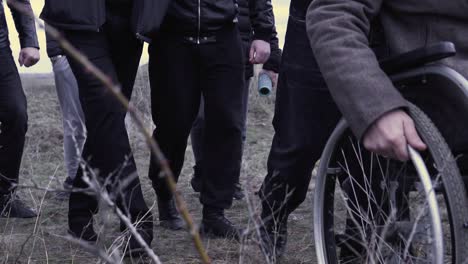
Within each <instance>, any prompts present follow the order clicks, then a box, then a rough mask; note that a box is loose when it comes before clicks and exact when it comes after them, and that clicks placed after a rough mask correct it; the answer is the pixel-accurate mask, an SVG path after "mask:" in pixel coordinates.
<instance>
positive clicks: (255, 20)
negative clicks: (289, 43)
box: [238, 0, 281, 78]
mask: <svg viewBox="0 0 468 264" xmlns="http://www.w3.org/2000/svg"><path fill="white" fill-rule="evenodd" d="M255 2H258V1H257V0H238V4H239V15H238V18H239V19H238V20H239V23H238V26H239V31H240V33H241V38H242V42H243V47H244V53H245V56H246V58H247V59H246V63H247V65H246V71H245V75H246V78H250V77H252V76H253V67H252V64H250V63H249V62H248V58H249V50H250V44H251V43H252V40H254V39H259V37H258V35H256V34H255V32H256V30H255V28H258V25H260V27H262V26H261V25H262V24H271V25H272V30H271V33H270V37H269V38H268V39H267V40H266V41H268V42H269V43H270V45H271V55H270V58H269V59H268V61H267V62H266V63H265V64H264V65H263V68H264V69H266V70H271V71H274V72H278V70H279V65H280V61H281V49H280V48H279V44H278V36H277V35H278V34H277V32H276V28H275V26H274V25H275V18H274V14H273V9H272V7H271V3H268V5H267V7H268V8H267V9H266V10H264V11H263V12H258V10H257V11H256V10H255V8H253V7H252V5H253V4H255ZM251 10H254V12H252V11H251ZM263 27H264V26H263Z"/></svg>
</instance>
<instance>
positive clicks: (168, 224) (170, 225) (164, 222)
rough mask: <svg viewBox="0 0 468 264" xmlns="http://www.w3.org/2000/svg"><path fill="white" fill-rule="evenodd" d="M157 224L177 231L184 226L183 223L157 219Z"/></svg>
mask: <svg viewBox="0 0 468 264" xmlns="http://www.w3.org/2000/svg"><path fill="white" fill-rule="evenodd" d="M159 226H160V227H162V228H164V229H169V230H172V231H178V230H182V229H184V228H185V225H180V226H179V225H173V224H171V223H170V222H169V221H167V220H162V221H161V220H159Z"/></svg>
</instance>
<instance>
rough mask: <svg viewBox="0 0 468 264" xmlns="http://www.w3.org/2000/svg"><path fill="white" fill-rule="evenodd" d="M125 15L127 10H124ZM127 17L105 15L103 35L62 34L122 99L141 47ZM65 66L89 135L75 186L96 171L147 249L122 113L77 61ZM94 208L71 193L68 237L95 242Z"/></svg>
mask: <svg viewBox="0 0 468 264" xmlns="http://www.w3.org/2000/svg"><path fill="white" fill-rule="evenodd" d="M130 11H131V9H129V10H128V12H130ZM115 15H117V17H115ZM129 17H130V16H129V14H128V16H125V17H122V16H121V15H120V14H115V13H114V12H112V10H110V11H109V10H108V17H107V23H106V25H105V27H104V30H103V31H102V32H78V31H67V32H66V36H67V38H68V39H69V40H70V41H71V43H72V44H73V45H74V46H75V47H77V48H78V49H79V50H81V51H82V52H83V53H84V54H85V55H86V56H87V57H88V58H89V59H90V60H91V61H92V62H93V63H94V64H95V65H96V66H97V67H99V68H100V69H101V70H103V71H104V72H105V73H106V74H107V75H108V76H109V77H110V78H112V79H113V80H114V81H115V82H117V81H119V82H120V83H121V84H122V91H123V93H124V94H125V95H127V96H129V95H130V94H131V89H132V87H133V81H134V79H135V74H136V72H137V68H138V61H139V56H140V55H141V49H142V47H141V45H142V44H141V43H139V45H138V46H137V45H135V43H138V41H137V40H136V39H134V37H133V35H132V33H131V31H129V19H128V18H129ZM124 21H126V23H127V24H125V23H124ZM120 22H122V23H124V24H121V23H120ZM109 35H112V36H115V37H117V36H119V37H120V38H119V42H116V41H114V40H112V39H111V37H110V36H109ZM130 35H131V36H132V37H130ZM111 46H112V47H111ZM119 49H120V50H119ZM117 56H120V60H122V63H124V62H125V58H127V61H126V63H124V64H125V65H126V67H128V68H126V72H125V74H121V73H122V71H121V70H122V69H124V67H122V66H121V65H122V64H119V63H120V62H117V61H118V60H117V59H116V57H117ZM135 57H136V58H135ZM70 65H71V67H72V70H73V73H74V74H75V77H76V79H77V81H78V87H79V91H80V100H81V104H82V108H83V111H84V114H85V122H86V128H87V131H88V137H87V139H86V142H85V146H84V149H83V154H82V156H83V160H84V161H86V162H87V168H86V169H84V170H83V169H82V168H81V167H80V168H79V169H78V173H77V177H76V178H75V181H74V187H78V188H86V187H88V186H87V184H86V183H85V181H84V179H83V177H84V175H87V176H90V175H94V174H95V171H96V170H97V173H98V178H99V180H100V181H101V183H103V182H106V184H110V185H108V190H109V191H110V192H111V193H112V195H113V196H115V197H116V202H117V204H118V206H119V207H120V208H121V209H122V210H123V212H125V213H127V214H128V215H129V217H130V219H131V220H132V222H133V223H138V224H137V230H138V232H139V233H140V234H141V235H142V236H143V238H144V239H145V241H146V242H147V243H148V244H150V243H151V240H152V235H153V233H152V215H151V213H150V212H149V210H148V207H147V206H146V204H145V202H144V199H143V195H142V192H141V186H140V183H139V179H138V174H137V172H136V165H135V161H134V159H133V155H132V151H131V149H130V143H129V140H128V134H127V131H126V127H125V115H126V109H125V108H124V107H123V106H122V105H121V104H120V103H119V102H118V100H117V99H116V98H114V97H113V96H112V94H111V93H110V92H109V91H107V90H106V88H105V87H103V85H102V84H101V83H100V82H99V81H98V80H97V79H96V78H94V77H93V76H92V75H90V74H89V73H88V72H87V71H86V70H85V69H82V67H81V66H80V65H79V64H78V63H77V62H75V61H73V60H70ZM119 74H121V75H119ZM122 184H125V186H123V185H122ZM97 209H98V208H97V201H96V199H95V197H93V196H90V195H88V194H86V193H84V192H73V193H72V194H71V196H70V210H69V226H70V230H71V232H72V233H73V234H74V235H76V236H81V237H83V238H84V239H88V240H93V239H95V238H94V237H95V233H94V230H93V229H92V217H93V213H95V212H96V211H97ZM129 247H130V248H129V250H127V251H126V252H127V253H129V252H130V253H132V252H138V251H139V250H141V246H140V245H138V243H136V241H135V239H134V238H133V237H132V239H131V240H130V244H129Z"/></svg>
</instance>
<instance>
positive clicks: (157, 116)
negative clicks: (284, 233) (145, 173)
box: [149, 25, 244, 208]
mask: <svg viewBox="0 0 468 264" xmlns="http://www.w3.org/2000/svg"><path fill="white" fill-rule="evenodd" d="M210 38H212V39H215V41H213V42H210V43H204V44H194V43H191V42H187V41H185V40H184V36H178V35H170V34H161V35H160V36H159V38H158V39H157V40H155V41H154V42H153V43H152V45H151V46H150V62H149V72H150V81H151V101H152V114H153V121H154V124H155V125H156V129H155V131H154V138H155V139H156V140H157V141H158V143H159V144H160V146H161V149H162V151H163V152H164V154H165V155H166V157H167V158H168V160H169V162H170V166H171V169H172V170H173V172H174V175H175V177H176V180H177V179H178V177H179V175H180V172H181V169H182V166H183V163H184V155H185V149H186V147H187V140H188V136H189V134H190V130H191V128H192V124H193V121H194V120H195V118H196V116H197V113H198V109H199V105H200V98H201V95H202V94H203V97H204V100H205V136H204V143H203V159H204V164H203V175H202V178H203V180H202V191H201V196H200V201H201V203H202V204H203V205H205V206H210V207H216V208H229V207H230V206H231V204H232V195H233V192H234V184H235V183H236V182H237V181H238V179H239V173H240V164H241V156H242V153H241V152H242V151H241V149H242V147H241V146H242V138H241V135H242V129H243V117H242V109H243V108H244V103H243V98H242V97H243V95H244V61H243V53H242V46H241V45H242V44H241V40H240V37H239V32H238V30H237V26H235V25H228V26H226V27H224V28H223V29H221V30H219V31H218V32H217V33H216V34H214V35H213V36H210ZM159 174H160V168H159V167H158V166H157V165H156V163H155V161H154V157H153V158H152V160H151V165H150V170H149V177H150V179H151V180H152V182H153V187H154V188H155V190H156V194H157V195H158V197H159V198H160V199H162V200H167V199H170V198H171V193H170V192H169V190H168V188H167V185H166V182H165V179H163V178H161V177H160V175H159Z"/></svg>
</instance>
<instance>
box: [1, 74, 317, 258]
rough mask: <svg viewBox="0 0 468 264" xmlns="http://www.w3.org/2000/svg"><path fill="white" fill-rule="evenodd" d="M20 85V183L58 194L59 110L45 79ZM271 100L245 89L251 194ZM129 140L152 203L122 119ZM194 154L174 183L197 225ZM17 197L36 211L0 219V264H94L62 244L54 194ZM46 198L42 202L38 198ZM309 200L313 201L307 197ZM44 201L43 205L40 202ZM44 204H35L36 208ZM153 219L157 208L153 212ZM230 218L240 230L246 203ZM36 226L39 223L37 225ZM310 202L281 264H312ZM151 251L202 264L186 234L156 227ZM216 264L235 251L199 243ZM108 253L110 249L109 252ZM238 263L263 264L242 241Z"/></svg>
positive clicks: (260, 173)
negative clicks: (23, 136) (23, 134)
mask: <svg viewBox="0 0 468 264" xmlns="http://www.w3.org/2000/svg"><path fill="white" fill-rule="evenodd" d="M23 85H24V88H25V91H26V94H27V97H28V107H29V109H28V110H29V130H28V135H27V143H26V148H25V153H24V157H23V166H22V169H21V178H20V181H21V182H20V183H21V184H22V185H30V186H32V185H35V186H41V187H47V186H48V185H50V187H52V188H59V187H60V186H61V182H62V181H63V179H64V178H65V175H66V171H65V168H64V163H63V156H62V155H63V154H62V141H63V137H62V128H61V119H60V112H59V105H58V101H57V98H56V92H55V87H54V85H53V79H52V76H51V75H27V76H26V75H25V76H23ZM148 86H149V85H148V82H147V70H146V68H143V69H142V70H141V71H140V75H139V77H138V78H137V82H136V89H135V92H134V98H133V99H132V102H133V104H135V105H136V106H137V109H139V111H140V112H141V113H142V114H143V116H144V120H145V122H146V123H147V125H148V126H151V118H150V115H149V107H150V103H149V101H148V98H149V87H148ZM273 102H274V98H271V97H270V98H261V97H259V96H258V95H257V93H256V90H254V89H253V88H252V89H251V97H250V109H249V119H248V133H247V143H246V149H245V152H244V162H243V169H242V175H241V182H242V183H243V186H244V187H245V189H246V190H247V191H248V192H249V195H251V196H253V193H254V191H256V190H257V189H258V187H259V186H260V184H261V182H262V180H263V177H264V176H265V174H266V160H267V156H268V152H269V147H270V144H271V139H272V136H273V129H272V126H271V119H272V117H273V108H274V105H273ZM127 127H128V128H129V136H130V141H131V144H132V148H133V149H134V151H135V153H134V155H135V158H136V162H137V166H138V172H139V175H140V179H141V181H142V186H143V191H144V195H145V199H146V201H147V204H148V205H150V206H151V205H153V204H154V201H155V195H154V191H153V190H152V188H151V185H150V182H149V179H148V177H147V171H148V161H149V151H148V149H147V147H146V145H145V142H144V141H143V138H142V136H141V135H140V134H138V133H137V131H136V130H135V129H134V126H133V125H132V123H131V121H129V120H127ZM192 166H193V153H192V150H191V147H190V146H189V147H188V148H187V153H186V162H185V166H184V169H183V170H182V175H181V177H180V181H179V184H178V187H179V190H181V192H182V194H183V196H184V199H185V200H186V201H187V203H188V207H189V210H190V212H191V213H192V214H193V216H194V218H195V220H196V222H199V221H200V214H201V206H200V204H199V201H198V194H196V193H194V192H193V191H192V189H191V187H190V186H189V180H190V177H191V174H192ZM20 194H21V196H22V197H24V198H25V199H26V200H27V202H28V203H29V204H31V205H33V206H34V207H35V208H38V209H39V208H41V209H42V211H41V216H40V218H39V219H38V220H37V221H36V219H32V220H16V219H15V220H8V219H0V263H97V262H98V260H97V259H96V258H94V257H93V256H91V255H90V254H88V253H86V252H85V251H83V250H81V249H80V248H79V247H77V246H76V245H73V244H71V243H70V242H67V240H65V239H63V236H65V235H66V230H67V210H68V209H67V208H68V201H59V200H57V199H55V198H54V195H53V194H52V193H45V191H41V190H34V189H25V190H21V193H20ZM44 196H45V198H44ZM309 197H311V195H309ZM43 198H44V199H43ZM42 200H43V201H44V202H43V204H42V205H41V201H42ZM153 213H154V215H155V216H156V218H157V209H153ZM227 214H228V216H229V218H230V219H231V220H232V221H233V222H234V223H236V224H238V225H240V226H245V225H247V223H248V210H247V204H246V202H245V201H236V202H235V203H234V205H233V207H232V208H231V209H230V210H229V211H228V212H227ZM36 223H37V224H36ZM111 227H112V228H111V230H110V234H109V237H108V238H109V239H108V240H109V241H108V243H109V244H110V243H111V242H112V241H110V240H111V239H112V238H116V237H117V236H118V235H119V231H118V227H119V225H118V221H117V219H116V218H115V217H114V218H112V219H111ZM311 228H312V203H311V201H310V199H307V201H306V202H305V203H304V204H303V205H302V206H301V207H300V208H299V209H298V210H297V211H296V212H295V213H294V214H293V215H291V217H290V223H289V230H290V236H289V243H288V251H287V253H286V257H285V258H284V259H283V260H282V263H315V253H314V248H313V245H312V230H311ZM154 235H155V236H154V241H153V244H152V248H153V249H154V250H155V252H156V254H157V255H158V256H159V257H160V258H161V260H162V262H163V263H200V261H199V258H198V253H197V252H196V250H195V248H194V247H193V244H192V240H191V238H190V236H189V234H188V233H187V232H185V231H179V232H174V231H167V230H165V229H162V228H160V227H159V226H158V225H157V221H156V222H155V230H154ZM204 243H205V245H206V248H207V250H208V253H209V255H210V257H211V258H212V259H213V260H214V263H239V252H240V245H239V243H237V242H234V241H230V240H225V239H204ZM109 246H110V245H109ZM242 254H243V258H242V259H243V261H242V263H263V262H264V259H263V257H262V256H261V254H260V251H259V249H258V247H257V245H256V244H255V243H254V242H251V241H250V242H249V241H248V242H246V245H245V249H244V251H243V253H242Z"/></svg>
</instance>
